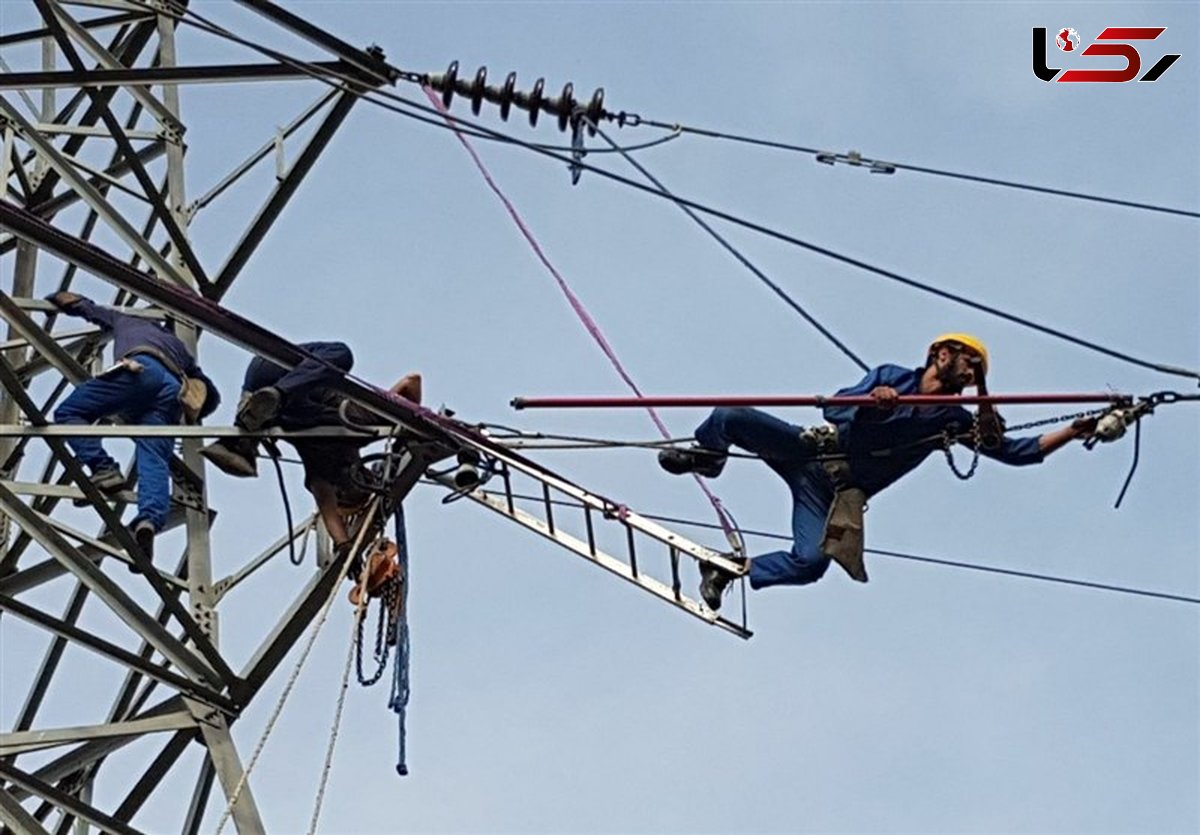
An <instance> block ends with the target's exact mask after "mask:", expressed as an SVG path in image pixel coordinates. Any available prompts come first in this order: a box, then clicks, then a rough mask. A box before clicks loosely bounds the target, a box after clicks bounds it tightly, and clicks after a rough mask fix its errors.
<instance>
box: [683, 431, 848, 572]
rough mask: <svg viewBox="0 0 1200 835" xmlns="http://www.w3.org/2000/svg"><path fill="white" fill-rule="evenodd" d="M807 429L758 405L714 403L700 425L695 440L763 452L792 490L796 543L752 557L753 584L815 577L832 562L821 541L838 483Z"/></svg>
mask: <svg viewBox="0 0 1200 835" xmlns="http://www.w3.org/2000/svg"><path fill="white" fill-rule="evenodd" d="M802 431H803V430H802V429H801V428H800V427H799V426H795V425H793V424H790V423H787V422H785V421H782V420H780V419H779V418H777V417H774V416H772V415H769V414H767V413H766V412H760V411H759V410H757V409H714V410H713V413H712V414H711V415H709V417H708V419H707V420H705V421H704V423H702V424H700V426H699V428H697V429H696V440H697V441H698V442H699V443H700V446H702V447H704V448H706V449H712V450H717V451H720V452H728V451H729V447H730V446H731V445H735V446H739V447H741V448H742V449H744V450H746V451H747V452H753V453H754V454H756V455H758V456H760V457H761V458H762V460H763V462H764V463H765V464H766V465H767V466H768V467H770V468H771V469H772V470H774V471H775V472H776V473H778V474H779V477H780V478H782V479H783V480H784V482H785V483H786V484H787V486H788V489H789V490H791V492H792V549H791V550H790V551H772V552H771V553H768V554H760V555H759V556H756V557H753V558H752V559H751V562H750V575H749V576H750V587H751V588H755V589H761V588H766V587H768V586H803V585H806V584H808V583H815V582H816V581H817V580H820V579H821V577H822V576H824V574H825V570H826V569H827V568H829V557H827V556H825V554H824V553H823V552H822V551H821V542H822V540H823V539H824V537H825V520H826V519H827V518H828V516H829V507H830V505H831V504H832V503H833V492H834V491H833V484H832V483H831V482H830V481H829V476H828V475H826V473H825V470H824V468H822V466H821V464H820V463H819V462H815V461H814V460H813V456H814V455H815V454H816V450H815V449H814V447H813V444H812V443H811V442H810V441H807V440H806V439H804V438H802V437H801V435H800V433H801V432H802Z"/></svg>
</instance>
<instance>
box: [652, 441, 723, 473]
mask: <svg viewBox="0 0 1200 835" xmlns="http://www.w3.org/2000/svg"><path fill="white" fill-rule="evenodd" d="M726 460H728V456H727V455H726V454H725V453H723V452H717V451H716V450H711V449H705V448H704V447H702V446H695V445H693V446H690V447H688V448H687V449H664V450H661V451H660V452H659V453H658V466H660V467H662V468H663V469H664V470H666V471H667V472H669V473H670V474H671V475H683V474H684V473H695V474H696V475H702V476H704V477H705V478H716V477H717V476H719V475H720V474H721V471H722V470H724V469H725V461H726Z"/></svg>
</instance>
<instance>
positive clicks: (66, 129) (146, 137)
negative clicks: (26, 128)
mask: <svg viewBox="0 0 1200 835" xmlns="http://www.w3.org/2000/svg"><path fill="white" fill-rule="evenodd" d="M3 78H4V76H2V75H0V79H3ZM0 86H3V85H0ZM33 127H34V129H36V130H38V131H41V132H42V133H44V134H48V135H50V136H88V137H91V138H93V139H107V138H108V131H107V130H106V129H105V128H95V127H91V128H81V127H77V126H75V125H56V124H54V123H52V122H34V123H33ZM125 135H126V136H128V137H129V138H130V139H137V140H139V141H142V142H159V141H160V140H161V137H160V136H159V134H158V131H155V130H129V129H126V131H125ZM71 159H73V160H75V164H76V165H78V166H79V167H80V168H83V169H85V170H88V171H92V172H93V173H94V174H95V175H97V176H100V175H102V174H103V172H100V171H96V170H95V169H91V168H88V167H87V166H86V165H84V164H83V163H82V162H80V161H79V158H78V157H71ZM101 178H102V179H104V180H105V181H106V182H109V183H112V184H113V185H114V186H116V187H117V188H119V189H121V190H123V191H126V192H129V193H130V194H135V193H136V192H134V191H133V190H132V189H130V188H128V187H126V186H123V185H121V184H120V182H119V181H117V180H114V179H112V178H111V177H108V176H107V175H104V176H102V177H101ZM139 196H140V195H139Z"/></svg>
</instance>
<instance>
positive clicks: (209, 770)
mask: <svg viewBox="0 0 1200 835" xmlns="http://www.w3.org/2000/svg"><path fill="white" fill-rule="evenodd" d="M214 777H216V772H215V771H214V770H213V764H212V760H211V759H209V758H208V757H205V758H204V761H203V762H202V763H200V773H199V774H197V775H196V785H195V787H194V788H193V789H192V796H191V799H190V800H189V801H188V808H187V815H185V816H184V819H183V827H182V828H181V830H180V833H181V835H199V833H200V824H201V822H202V821H203V820H204V810H205V809H207V808H208V798H209V795H210V794H211V793H212V787H213V778H214Z"/></svg>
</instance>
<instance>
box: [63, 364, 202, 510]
mask: <svg viewBox="0 0 1200 835" xmlns="http://www.w3.org/2000/svg"><path fill="white" fill-rule="evenodd" d="M136 359H137V361H138V362H139V363H141V364H142V370H141V371H140V372H134V371H128V370H125V369H122V370H120V371H115V372H113V373H112V374H109V375H107V376H105V377H103V378H95V379H92V380H88V381H87V382H85V383H84V384H83V385H81V386H79V387H78V388H76V389H75V391H73V392H71V394H70V395H69V396H68V397H67V399H66V400H64V401H63V402H62V403H61V404H60V405H59V407H58V408H57V409H55V410H54V422H55V423H61V424H68V425H70V424H77V425H87V424H92V423H95V422H96V421H98V420H100V419H101V418H106V417H119V418H121V419H122V420H124V421H125V422H127V423H131V424H139V425H142V426H169V425H171V424H176V423H179V415H180V405H179V380H178V378H176V377H175V375H174V374H172V373H171V372H170V371H168V370H167V368H166V366H164V365H163V364H162V363H161V362H159V361H158V360H157V359H155V358H154V357H151V356H148V355H146V354H138V355H137V356H136ZM174 443H175V442H174V439H173V438H135V439H134V442H133V444H134V449H135V451H136V455H137V470H138V513H137V516H136V517H135V518H134V522H135V523H136V522H137V521H138V520H140V519H147V520H149V522H150V523H151V524H152V525H154V529H155V530H162V527H163V525H164V524H165V523H166V521H167V510H168V509H169V508H170V506H171V470H170V461H171V450H172V448H173V447H174ZM67 445H68V446H69V447H70V448H71V451H72V452H74V453H75V457H76V458H78V459H79V463H81V464H83V465H85V466H86V467H88V468H89V469H91V471H92V472H96V471H97V470H103V469H108V468H117V466H118V465H117V462H116V461H114V460H113V459H112V457H111V456H110V455H109V454H108V453H107V452H105V451H104V445H103V444H102V443H101V442H100V439H99V438H68V439H67Z"/></svg>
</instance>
